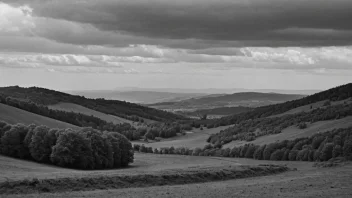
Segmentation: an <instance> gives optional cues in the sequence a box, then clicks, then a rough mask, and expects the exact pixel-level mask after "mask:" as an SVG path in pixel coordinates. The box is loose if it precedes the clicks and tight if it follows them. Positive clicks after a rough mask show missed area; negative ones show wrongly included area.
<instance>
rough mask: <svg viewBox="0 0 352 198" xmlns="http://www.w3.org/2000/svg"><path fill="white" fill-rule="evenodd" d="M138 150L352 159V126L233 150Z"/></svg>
mask: <svg viewBox="0 0 352 198" xmlns="http://www.w3.org/2000/svg"><path fill="white" fill-rule="evenodd" d="M133 148H134V150H135V151H139V152H142V153H154V154H176V155H192V156H215V157H234V158H252V159H256V160H274V161H318V162H319V161H328V160H330V159H332V158H337V157H342V158H345V159H346V160H352V127H350V128H346V129H335V130H332V131H328V132H325V133H318V134H315V135H313V136H311V137H306V138H297V139H294V140H284V141H281V142H275V143H271V144H265V145H255V144H245V145H244V146H240V147H234V148H232V149H230V148H226V149H223V148H222V145H217V146H213V145H211V144H208V145H206V146H204V148H195V149H189V148H186V147H178V148H174V147H164V148H160V149H156V148H155V149H153V148H152V147H147V146H145V145H144V144H143V145H139V144H134V145H133Z"/></svg>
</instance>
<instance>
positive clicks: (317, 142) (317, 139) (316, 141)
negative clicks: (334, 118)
mask: <svg viewBox="0 0 352 198" xmlns="http://www.w3.org/2000/svg"><path fill="white" fill-rule="evenodd" d="M324 140H325V137H324V136H316V137H314V139H313V142H312V147H313V149H317V148H319V146H320V144H321V143H322V142H323V141H324Z"/></svg>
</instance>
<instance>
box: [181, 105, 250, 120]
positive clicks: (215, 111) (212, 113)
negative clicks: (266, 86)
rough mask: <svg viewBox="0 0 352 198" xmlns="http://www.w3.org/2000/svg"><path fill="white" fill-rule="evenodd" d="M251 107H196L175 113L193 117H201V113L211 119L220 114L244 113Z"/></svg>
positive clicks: (220, 115)
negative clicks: (193, 109) (188, 110)
mask: <svg viewBox="0 0 352 198" xmlns="http://www.w3.org/2000/svg"><path fill="white" fill-rule="evenodd" d="M251 110H252V108H250V107H242V106H239V107H218V108H213V109H198V110H195V111H191V112H183V111H176V113H180V114H184V115H187V116H193V117H197V118H199V117H201V116H203V115H207V118H209V119H212V118H214V117H215V118H216V117H222V116H228V115H235V114H239V113H244V112H248V111H251Z"/></svg>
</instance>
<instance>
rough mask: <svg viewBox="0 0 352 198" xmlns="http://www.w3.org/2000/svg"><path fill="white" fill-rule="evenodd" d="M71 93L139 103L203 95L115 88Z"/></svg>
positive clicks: (72, 92) (176, 99) (173, 100)
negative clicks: (117, 89)
mask: <svg viewBox="0 0 352 198" xmlns="http://www.w3.org/2000/svg"><path fill="white" fill-rule="evenodd" d="M69 93H71V94H75V95H80V96H85V97H87V98H105V99H109V100H121V101H127V102H133V103H140V104H151V103H159V102H175V101H180V100H185V99H190V98H193V97H198V96H204V95H207V94H204V93H172V92H160V91H116V90H91V91H69Z"/></svg>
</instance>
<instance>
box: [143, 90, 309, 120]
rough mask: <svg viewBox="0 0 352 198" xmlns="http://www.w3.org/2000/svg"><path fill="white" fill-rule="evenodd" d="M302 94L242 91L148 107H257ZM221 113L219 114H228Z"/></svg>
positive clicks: (175, 108)
mask: <svg viewBox="0 0 352 198" xmlns="http://www.w3.org/2000/svg"><path fill="white" fill-rule="evenodd" d="M303 97H304V95H296V94H278V93H258V92H242V93H234V94H214V95H207V96H201V97H197V98H191V99H187V100H182V101H178V102H164V103H156V104H150V105H149V106H150V107H153V108H157V109H162V110H167V111H177V110H178V111H196V110H198V109H214V108H223V107H238V106H243V107H259V106H265V105H270V104H277V103H282V102H286V101H289V100H295V99H300V98H303ZM225 113H226V114H224V113H221V114H220V115H228V114H229V113H228V112H226V111H225Z"/></svg>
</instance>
